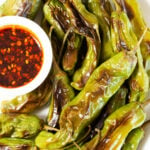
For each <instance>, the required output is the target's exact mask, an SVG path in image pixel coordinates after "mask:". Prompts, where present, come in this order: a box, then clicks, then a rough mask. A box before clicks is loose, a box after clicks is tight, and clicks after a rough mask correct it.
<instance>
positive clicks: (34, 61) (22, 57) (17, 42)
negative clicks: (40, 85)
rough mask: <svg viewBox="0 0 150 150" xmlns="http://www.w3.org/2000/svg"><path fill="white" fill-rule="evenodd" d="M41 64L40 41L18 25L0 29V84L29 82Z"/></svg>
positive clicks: (21, 84)
mask: <svg viewBox="0 0 150 150" xmlns="http://www.w3.org/2000/svg"><path fill="white" fill-rule="evenodd" d="M42 64H43V52H42V48H41V45H40V42H39V41H38V40H37V38H36V37H35V36H34V35H33V34H32V33H31V32H30V31H28V30H26V29H25V28H23V27H20V26H14V25H13V26H8V27H5V28H2V29H0V86H1V87H5V88H16V87H20V86H23V85H26V84H28V83H29V82H31V81H32V80H33V79H34V78H35V77H36V76H37V74H38V73H39V71H40V69H41V67H42Z"/></svg>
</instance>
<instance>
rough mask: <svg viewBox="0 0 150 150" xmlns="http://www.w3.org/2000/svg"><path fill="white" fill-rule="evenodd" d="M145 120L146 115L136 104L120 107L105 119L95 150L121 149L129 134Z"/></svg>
mask: <svg viewBox="0 0 150 150" xmlns="http://www.w3.org/2000/svg"><path fill="white" fill-rule="evenodd" d="M145 118H146V115H145V113H144V111H143V109H142V108H141V106H140V104H139V103H137V102H131V103H129V104H127V105H125V106H123V107H121V108H120V109H118V110H117V111H115V112H114V113H112V114H111V115H110V116H109V117H108V118H107V119H106V121H105V123H104V127H103V129H102V131H101V140H100V142H99V144H98V146H97V148H96V150H100V149H101V150H108V149H112V150H119V149H121V147H122V145H123V143H124V141H125V138H126V137H127V135H128V134H129V132H130V131H131V130H133V129H135V128H137V127H139V126H141V125H142V124H143V123H144V120H145Z"/></svg>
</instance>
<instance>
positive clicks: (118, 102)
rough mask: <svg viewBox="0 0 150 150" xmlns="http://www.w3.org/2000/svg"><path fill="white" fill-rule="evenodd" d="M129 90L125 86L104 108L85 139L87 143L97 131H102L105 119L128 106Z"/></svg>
mask: <svg viewBox="0 0 150 150" xmlns="http://www.w3.org/2000/svg"><path fill="white" fill-rule="evenodd" d="M127 94H128V90H127V88H125V86H122V87H121V88H120V89H119V90H118V91H117V93H116V94H115V95H113V97H112V98H111V99H110V100H109V102H108V103H107V104H106V106H105V107H104V108H103V110H102V112H101V114H100V116H99V117H98V118H97V120H96V121H95V123H94V124H93V125H91V126H92V130H91V132H90V134H89V135H88V136H87V137H86V138H85V141H90V140H91V138H92V137H94V136H95V135H96V133H97V131H96V130H95V129H99V130H101V129H102V127H103V125H104V121H105V119H106V118H107V117H108V116H109V115H110V114H111V113H113V112H114V111H116V110H117V109H119V108H120V107H122V106H124V105H125V104H126V98H127Z"/></svg>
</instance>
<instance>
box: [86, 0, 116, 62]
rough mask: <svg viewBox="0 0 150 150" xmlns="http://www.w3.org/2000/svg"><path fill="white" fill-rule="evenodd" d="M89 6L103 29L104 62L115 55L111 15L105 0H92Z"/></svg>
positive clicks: (101, 58) (102, 55)
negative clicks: (104, 2)
mask: <svg viewBox="0 0 150 150" xmlns="http://www.w3.org/2000/svg"><path fill="white" fill-rule="evenodd" d="M87 7H88V8H89V10H90V12H92V13H94V14H95V15H96V16H97V18H98V22H99V26H100V29H101V30H102V37H103V39H102V50H101V56H100V61H101V62H104V61H105V60H107V59H109V58H110V57H111V56H113V55H114V51H113V47H112V40H111V29H110V24H111V16H110V15H109V13H108V12H107V10H106V9H105V7H104V5H103V2H102V1H99V0H91V1H88V2H87Z"/></svg>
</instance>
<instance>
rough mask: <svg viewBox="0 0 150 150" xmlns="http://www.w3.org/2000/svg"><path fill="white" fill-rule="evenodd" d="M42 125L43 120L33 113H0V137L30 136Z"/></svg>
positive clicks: (40, 128)
mask: <svg viewBox="0 0 150 150" xmlns="http://www.w3.org/2000/svg"><path fill="white" fill-rule="evenodd" d="M42 126H43V122H42V121H41V120H40V119H38V118H37V117H36V116H33V115H26V114H0V137H13V138H31V137H34V136H35V135H36V134H37V133H38V132H39V131H40V130H42Z"/></svg>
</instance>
